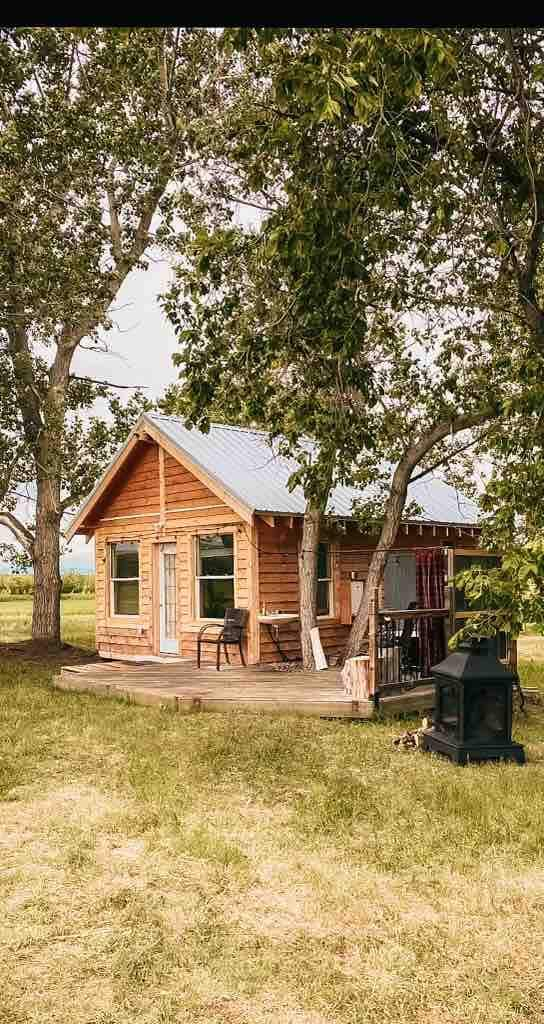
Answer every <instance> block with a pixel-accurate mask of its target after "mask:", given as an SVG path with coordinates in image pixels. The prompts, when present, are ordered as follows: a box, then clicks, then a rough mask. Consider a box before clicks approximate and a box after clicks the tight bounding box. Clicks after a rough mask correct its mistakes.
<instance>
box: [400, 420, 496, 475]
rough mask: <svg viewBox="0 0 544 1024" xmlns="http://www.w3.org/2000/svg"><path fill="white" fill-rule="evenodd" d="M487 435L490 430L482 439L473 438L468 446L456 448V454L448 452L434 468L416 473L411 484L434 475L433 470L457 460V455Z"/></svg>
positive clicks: (435, 463)
mask: <svg viewBox="0 0 544 1024" xmlns="http://www.w3.org/2000/svg"><path fill="white" fill-rule="evenodd" d="M486 434H489V430H485V431H484V433H483V434H482V435H481V436H480V437H473V438H472V440H471V441H468V442H467V444H463V445H461V447H460V448H456V449H455V451H454V452H446V454H445V455H443V456H442V458H441V459H439V460H438V462H433V464H432V466H429V468H428V469H423V470H422V471H421V473H416V475H415V476H413V477H411V478H410V483H411V484H413V483H415V482H416V480H421V478H422V477H424V476H427V474H428V473H432V472H433V470H435V469H438V468H439V467H440V466H443V465H444V463H446V462H450V461H451V460H452V459H455V458H456V456H457V455H460V454H461V452H465V451H466V450H467V448H471V447H472V445H473V444H476V442H477V441H481V440H482V438H484V437H485V436H486Z"/></svg>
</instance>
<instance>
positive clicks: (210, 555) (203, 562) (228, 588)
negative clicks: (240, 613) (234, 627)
mask: <svg viewBox="0 0 544 1024" xmlns="http://www.w3.org/2000/svg"><path fill="white" fill-rule="evenodd" d="M196 567H197V568H196V580H195V584H196V586H195V590H196V601H197V615H198V618H200V619H221V620H223V619H224V617H225V611H226V609H227V608H233V607H234V536H233V534H232V533H217V534H210V535H206V536H202V537H197V538H196Z"/></svg>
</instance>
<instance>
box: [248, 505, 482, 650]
mask: <svg viewBox="0 0 544 1024" xmlns="http://www.w3.org/2000/svg"><path fill="white" fill-rule="evenodd" d="M291 523H292V525H290V524H291ZM301 535H302V527H301V521H300V520H296V519H295V520H294V521H292V520H291V519H290V517H287V516H285V517H279V516H277V517H275V519H274V526H271V525H269V524H268V523H267V522H265V521H264V519H262V518H261V517H259V516H258V517H257V539H258V545H259V549H258V566H259V572H258V607H259V611H268V612H274V611H283V612H298V607H299V590H298V545H299V543H300V539H301ZM323 540H324V541H327V542H328V543H329V544H330V554H331V573H332V580H333V582H332V608H331V612H332V614H331V615H330V616H327V617H323V618H321V617H320V618H319V620H318V624H319V633H320V637H321V642H322V645H323V650H324V651H325V654H326V655H327V657H328V658H331V657H332V658H334V657H335V656H338V655H339V654H341V652H342V650H343V648H344V645H345V643H346V641H347V638H348V634H349V631H350V628H351V596H350V587H351V574H352V573H357V574H358V577H359V579H361V580H362V581H363V583H364V581H365V580H366V576H367V573H368V568H369V565H370V560H371V558H372V552H373V551H374V548H375V546H376V538H374V537H370V536H365V535H363V534H361V533H360V532H359V531H358V530H357V528H356V527H354V526H353V525H350V524H348V525H347V528H346V531H345V533H344V532H343V531H341V530H337V529H330V530H326V531H324V534H323ZM478 543H479V532H478V531H477V530H473V531H471V530H470V529H469V530H467V529H465V528H463V527H460V528H457V527H452V526H450V527H443V526H436V527H432V526H422V527H421V528H420V527H419V526H409V527H408V529H406V528H405V527H404V526H403V527H402V528H401V529H400V531H399V533H398V535H397V538H396V540H395V545H394V546H395V549H397V550H402V549H413V548H418V547H439V546H444V547H447V546H449V545H454V546H456V547H461V546H462V547H466V548H472V547H478ZM348 595H349V596H348ZM279 630H280V631H279V642H280V646H281V649H282V650H283V651H285V653H286V654H287V655H288V657H290V658H298V657H300V655H301V648H300V635H299V627H298V623H296V622H295V623H292V624H285V625H282V626H280V627H279ZM259 649H260V661H261V662H263V663H265V664H271V663H274V662H279V661H281V655H280V654H279V652H278V650H277V648H276V646H275V644H274V641H273V640H272V637H271V636H270V633H269V630H268V627H267V626H265V625H263V624H261V627H260V633H259Z"/></svg>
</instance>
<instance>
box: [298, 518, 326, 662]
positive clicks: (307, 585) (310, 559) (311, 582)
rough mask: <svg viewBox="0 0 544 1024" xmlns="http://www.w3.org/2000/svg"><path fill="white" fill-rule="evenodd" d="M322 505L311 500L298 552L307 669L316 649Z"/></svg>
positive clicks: (301, 634) (303, 649) (302, 626)
mask: <svg viewBox="0 0 544 1024" xmlns="http://www.w3.org/2000/svg"><path fill="white" fill-rule="evenodd" d="M320 525H321V508H320V507H318V506H317V505H315V504H313V503H312V502H308V504H307V506H306V511H305V513H304V522H303V526H302V541H301V544H300V549H299V554H298V580H299V594H300V642H301V645H302V664H303V666H304V668H305V669H306V671H308V672H312V671H313V670H314V669H315V660H314V652H313V648H312V641H311V637H310V630H311V629H313V627H314V626H315V625H316V623H317V617H316V603H317V548H318V544H319V528H320Z"/></svg>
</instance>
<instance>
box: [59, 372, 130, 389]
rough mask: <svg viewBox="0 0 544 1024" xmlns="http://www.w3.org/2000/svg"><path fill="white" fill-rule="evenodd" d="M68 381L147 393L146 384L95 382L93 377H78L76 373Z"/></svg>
mask: <svg viewBox="0 0 544 1024" xmlns="http://www.w3.org/2000/svg"><path fill="white" fill-rule="evenodd" d="M70 380H81V381H85V382H86V383H87V384H100V385H102V387H105V388H123V390H126V391H147V390H148V388H149V385H148V384H113V383H112V382H111V381H110V380H95V379H94V377H79V376H78V374H77V373H71V374H70Z"/></svg>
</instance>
